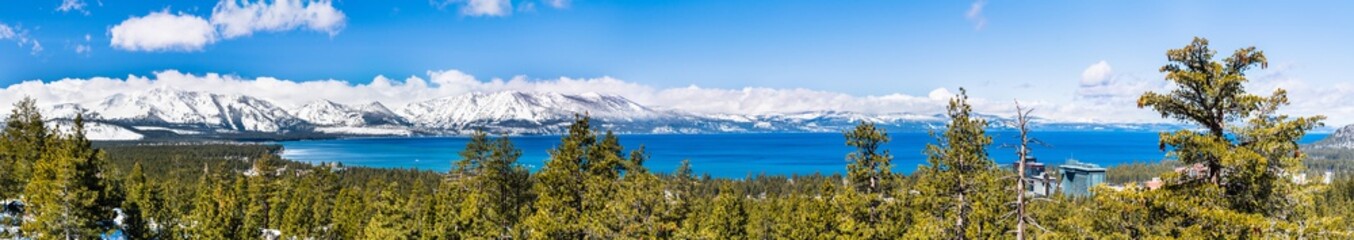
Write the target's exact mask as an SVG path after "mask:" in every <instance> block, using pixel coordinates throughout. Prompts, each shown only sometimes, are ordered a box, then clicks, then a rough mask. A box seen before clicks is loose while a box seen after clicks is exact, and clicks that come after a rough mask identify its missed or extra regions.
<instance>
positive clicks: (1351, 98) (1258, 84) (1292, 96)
mask: <svg viewBox="0 0 1354 240" xmlns="http://www.w3.org/2000/svg"><path fill="white" fill-rule="evenodd" d="M1275 65H1278V66H1277V67H1274V68H1270V69H1265V70H1258V71H1257V72H1254V73H1253V74H1250V75H1247V77H1248V78H1249V79H1250V81H1249V82H1247V84H1246V91H1248V92H1251V93H1252V94H1256V95H1260V96H1269V95H1270V94H1271V93H1273V92H1274V91H1275V90H1277V89H1284V90H1285V91H1288V100H1289V102H1290V103H1291V105H1289V106H1287V107H1283V108H1281V109H1280V111H1281V113H1282V114H1289V115H1292V116H1314V115H1323V116H1326V117H1328V118H1329V120H1327V121H1326V123H1327V124H1328V125H1330V126H1334V127H1340V126H1344V125H1346V124H1354V105H1351V104H1349V103H1352V102H1354V83H1350V82H1340V83H1334V84H1309V83H1307V82H1306V81H1304V80H1302V79H1301V78H1298V77H1295V76H1290V75H1289V74H1288V71H1290V69H1291V68H1292V66H1291V65H1280V64H1275Z"/></svg>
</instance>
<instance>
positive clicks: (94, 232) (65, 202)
mask: <svg viewBox="0 0 1354 240" xmlns="http://www.w3.org/2000/svg"><path fill="white" fill-rule="evenodd" d="M84 131H85V128H84V118H83V117H81V116H78V115H77V116H76V118H75V123H74V126H72V128H71V133H70V134H61V135H60V136H58V137H56V138H55V139H50V140H48V141H50V142H49V144H52V145H49V147H47V148H46V149H44V150H45V151H44V153H43V154H42V158H40V159H39V160H38V162H37V163H36V164H35V165H34V166H33V175H32V176H31V180H30V181H29V184H28V185H27V186H25V188H24V199H23V202H24V203H25V206H27V209H26V210H27V211H26V212H25V215H27V216H29V217H31V218H32V219H33V220H32V221H27V222H24V223H23V226H22V231H23V232H24V233H25V234H26V235H28V236H31V237H36V238H66V239H72V238H94V237H97V236H99V235H100V234H103V233H104V232H106V231H108V230H110V228H111V224H108V223H109V221H110V220H112V218H113V215H114V212H113V211H112V207H113V206H117V205H120V203H117V204H115V203H114V202H117V201H116V200H115V199H112V197H113V196H111V192H110V191H108V189H109V185H108V184H109V182H108V181H106V180H105V179H103V176H104V166H103V161H102V159H101V158H102V154H101V153H100V152H99V151H98V150H97V149H94V148H93V147H92V146H91V144H90V142H89V140H88V139H86V138H85V135H84ZM53 135H56V134H53Z"/></svg>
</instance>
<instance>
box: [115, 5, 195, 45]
mask: <svg viewBox="0 0 1354 240" xmlns="http://www.w3.org/2000/svg"><path fill="white" fill-rule="evenodd" d="M108 32H109V34H111V35H112V42H111V43H110V44H111V45H112V46H113V47H114V48H117V49H122V50H128V51H198V50H202V48H203V47H205V46H207V44H211V43H213V42H216V40H217V38H216V29H215V28H214V27H212V25H211V23H208V22H207V20H206V19H202V18H201V17H198V16H193V15H191V14H187V13H177V14H176V13H169V11H168V10H165V11H160V12H152V13H150V14H149V15H146V16H142V17H132V18H129V19H127V20H124V21H122V23H119V24H118V25H116V26H113V28H111V29H109V30H108Z"/></svg>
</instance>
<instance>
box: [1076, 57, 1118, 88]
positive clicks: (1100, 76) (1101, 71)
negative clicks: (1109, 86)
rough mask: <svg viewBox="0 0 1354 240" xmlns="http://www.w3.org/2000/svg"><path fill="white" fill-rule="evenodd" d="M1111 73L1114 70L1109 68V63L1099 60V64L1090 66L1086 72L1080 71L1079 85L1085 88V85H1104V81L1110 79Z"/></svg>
mask: <svg viewBox="0 0 1354 240" xmlns="http://www.w3.org/2000/svg"><path fill="white" fill-rule="evenodd" d="M1113 72H1114V69H1113V68H1110V63H1108V62H1105V61H1104V60H1101V61H1100V62H1098V63H1095V64H1091V66H1090V67H1087V68H1086V70H1084V71H1081V85H1082V86H1086V85H1099V84H1104V83H1105V81H1108V80H1109V79H1110V73H1113Z"/></svg>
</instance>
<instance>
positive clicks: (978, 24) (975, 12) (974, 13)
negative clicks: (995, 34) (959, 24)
mask: <svg viewBox="0 0 1354 240" xmlns="http://www.w3.org/2000/svg"><path fill="white" fill-rule="evenodd" d="M986 5H987V0H978V1H975V2H973V4H972V5H969V8H968V12H965V13H964V18H966V19H968V21H969V22H973V29H974V30H983V27H987V17H986V16H983V7H985V6H986Z"/></svg>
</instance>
